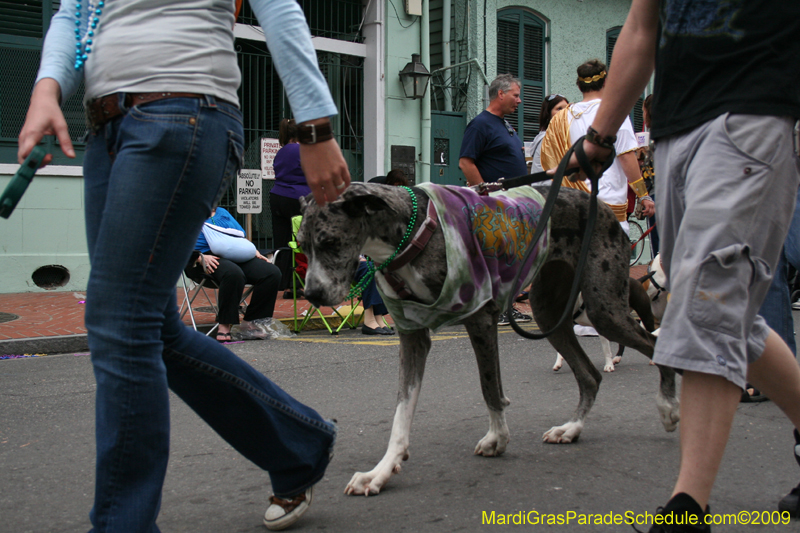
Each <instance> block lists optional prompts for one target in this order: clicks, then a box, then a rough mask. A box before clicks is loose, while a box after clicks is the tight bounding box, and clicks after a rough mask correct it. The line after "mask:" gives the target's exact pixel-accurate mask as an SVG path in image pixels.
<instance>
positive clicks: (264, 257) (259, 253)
mask: <svg viewBox="0 0 800 533" xmlns="http://www.w3.org/2000/svg"><path fill="white" fill-rule="evenodd" d="M256 258H257V259H261V260H262V261H266V262H267V263H269V259H268V258H267V256H265V255H261V252H259V251H258V250H256Z"/></svg>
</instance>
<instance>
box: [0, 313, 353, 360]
mask: <svg viewBox="0 0 800 533" xmlns="http://www.w3.org/2000/svg"><path fill="white" fill-rule="evenodd" d="M354 316H356V317H360V316H361V315H360V313H356V315H354ZM325 318H326V319H327V320H328V323H329V324H330V325H331V326H332V327H334V328H335V327H337V326H338V325H339V324H340V323H341V320H340V319H339V318H338V317H335V316H334V317H333V318H330V317H328V316H326V317H325ZM278 320H280V321H281V322H283V323H284V324H286V326H287V327H289V328H292V327H294V317H288V318H279V319H278ZM212 325H213V324H198V325H197V329H198V331H202V332H206V331H208V330H209V328H211V327H212ZM320 329H322V330H324V329H325V326H324V325H323V324H322V320H321V319H320V318H310V319H309V321H308V323H307V324H306V327H305V329H304V330H305V331H313V330H320ZM342 330H343V331H344V328H342ZM88 351H89V343H88V341H87V338H86V335H85V334H83V335H61V336H52V337H35V338H29V339H12V340H4V341H0V355H33V354H62V353H75V352H88Z"/></svg>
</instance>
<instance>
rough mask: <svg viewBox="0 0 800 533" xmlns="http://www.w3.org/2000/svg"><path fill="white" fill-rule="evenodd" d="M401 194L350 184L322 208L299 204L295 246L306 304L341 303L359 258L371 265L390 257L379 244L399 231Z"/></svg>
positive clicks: (308, 202)
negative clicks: (302, 264) (303, 261)
mask: <svg viewBox="0 0 800 533" xmlns="http://www.w3.org/2000/svg"><path fill="white" fill-rule="evenodd" d="M401 193H402V194H405V192H404V191H401V190H400V189H399V188H397V187H390V186H387V185H376V184H365V183H352V184H351V185H350V187H348V189H347V190H346V191H345V192H344V193H343V194H342V195H341V196H340V197H339V198H338V199H337V200H336V201H334V202H331V203H329V204H327V205H325V206H319V205H317V204H316V202H314V201H313V199H312V197H311V196H308V197H306V198H301V199H300V206H301V209H302V212H303V223H302V224H301V225H300V230H299V232H298V233H297V242H298V244H299V245H300V247H301V248H302V249H303V252H304V253H305V254H306V256H307V257H308V270H307V271H306V280H305V283H306V286H305V296H306V298H307V299H308V301H309V302H311V303H312V304H313V305H315V306H317V307H319V306H320V305H336V304H339V303H341V302H342V301H343V300H344V299H345V298H346V297H347V294H348V293H349V292H350V284H351V283H352V282H353V281H354V277H355V273H356V269H357V268H358V261H359V256H360V255H361V253H362V252H365V253H368V254H369V255H370V256H372V257H375V258H376V259H377V258H379V257H381V256H382V254H383V252H384V250H387V249H388V250H389V251H388V253H386V255H387V256H388V255H389V254H391V252H392V251H393V248H391V245H390V244H384V245H382V244H381V243H382V242H383V241H384V240H385V238H386V237H388V236H389V235H390V233H389V232H391V231H393V230H394V231H397V230H395V226H399V225H400V224H399V222H397V219H398V217H397V211H398V209H400V208H401V207H402V201H401ZM406 196H407V195H406ZM400 231H402V229H401V230H400ZM401 235H402V233H401ZM365 248H369V250H365Z"/></svg>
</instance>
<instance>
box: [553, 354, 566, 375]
mask: <svg viewBox="0 0 800 533" xmlns="http://www.w3.org/2000/svg"><path fill="white" fill-rule="evenodd" d="M562 366H564V358H563V357H561V354H560V353H559V354H556V364H554V365H553V372H558V371H559V370H561V367H562Z"/></svg>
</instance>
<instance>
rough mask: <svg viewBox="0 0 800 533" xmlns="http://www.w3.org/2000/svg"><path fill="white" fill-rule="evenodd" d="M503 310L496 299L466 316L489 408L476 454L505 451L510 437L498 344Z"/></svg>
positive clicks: (492, 455)
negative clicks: (499, 324)
mask: <svg viewBox="0 0 800 533" xmlns="http://www.w3.org/2000/svg"><path fill="white" fill-rule="evenodd" d="M499 316H500V310H499V309H498V308H497V305H496V304H495V303H494V302H489V303H488V304H486V305H485V306H484V307H483V309H481V310H480V311H478V312H477V313H475V314H473V315H472V316H470V317H469V318H467V319H466V320H464V326H465V327H466V328H467V333H468V334H469V339H470V341H471V342H472V349H473V350H475V357H476V359H477V361H478V373H479V374H480V378H481V392H483V399H484V400H485V401H486V407H487V408H488V409H489V431H488V433H486V435H485V436H484V437H483V438H482V439H481V440H480V441H478V445H477V446H475V455H483V456H484V457H494V456H497V455H500V454H502V453H503V452H504V451H506V445H507V444H508V441H509V432H508V424H506V415H505V412H504V410H505V408H506V407H507V406H508V405H509V404H510V403H511V402H510V401H509V400H508V398H506V397H505V396H504V395H503V384H502V381H501V380H500V356H499V352H498V348H497V319H498V317H499Z"/></svg>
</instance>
